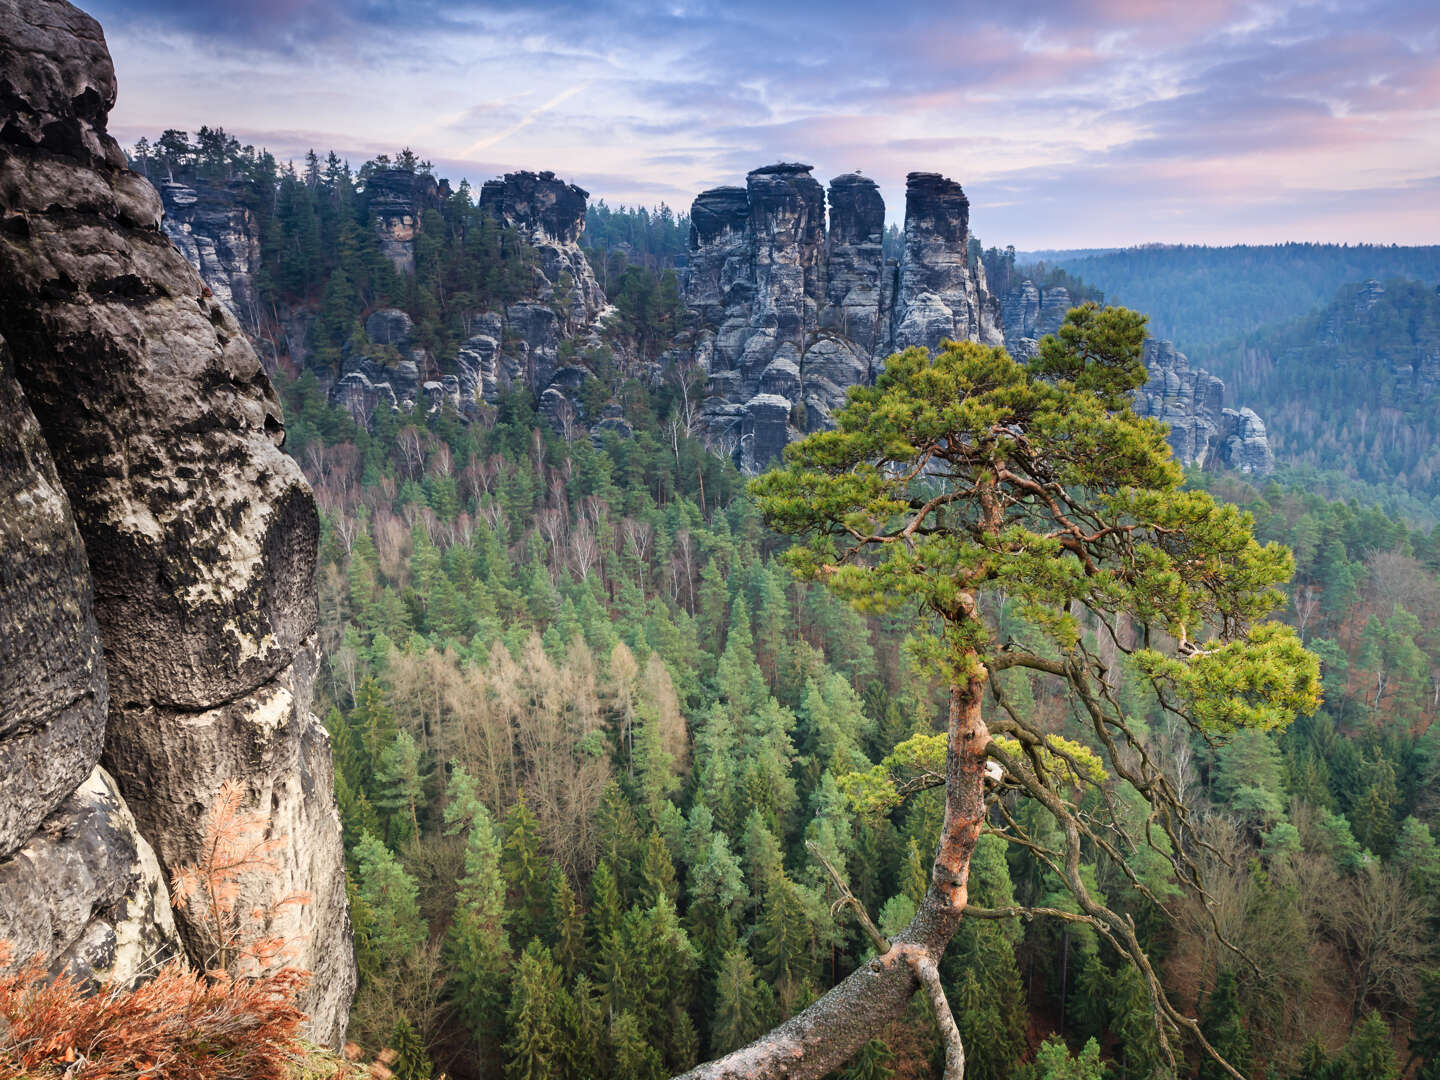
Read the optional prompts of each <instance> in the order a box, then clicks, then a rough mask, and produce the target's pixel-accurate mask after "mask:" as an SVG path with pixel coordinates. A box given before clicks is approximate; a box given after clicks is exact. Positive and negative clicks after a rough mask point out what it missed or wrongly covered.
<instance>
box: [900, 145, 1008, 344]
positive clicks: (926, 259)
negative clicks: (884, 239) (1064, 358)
mask: <svg viewBox="0 0 1440 1080" xmlns="http://www.w3.org/2000/svg"><path fill="white" fill-rule="evenodd" d="M969 249H970V200H969V199H968V198H966V196H965V192H964V191H963V190H962V189H961V187H960V185H959V184H957V183H955V181H953V180H949V179H947V178H945V177H943V176H941V175H940V174H939V173H926V172H913V173H911V174H910V175H909V176H907V177H906V179H905V247H904V253H903V254H902V256H901V258H900V281H899V285H898V287H897V290H896V294H895V311H896V321H895V342H894V343H895V347H896V348H897V349H904V348H908V347H910V346H911V345H923V346H925V347H926V348H928V349H934V348H935V347H936V346H937V345H939V343H940V341H941V339H942V338H950V339H952V340H955V341H967V340H968V341H980V342H984V343H985V344H987V345H999V344H1001V342H1002V341H1003V334H1002V332H1001V329H1000V310H999V305H998V304H997V303H996V302H995V300H994V299H993V298H992V297H991V296H990V293H989V290H988V289H987V288H986V286H985V268H984V266H983V265H982V264H981V263H980V262H979V260H976V262H975V264H974V265H973V266H972V265H971V262H970V250H969Z"/></svg>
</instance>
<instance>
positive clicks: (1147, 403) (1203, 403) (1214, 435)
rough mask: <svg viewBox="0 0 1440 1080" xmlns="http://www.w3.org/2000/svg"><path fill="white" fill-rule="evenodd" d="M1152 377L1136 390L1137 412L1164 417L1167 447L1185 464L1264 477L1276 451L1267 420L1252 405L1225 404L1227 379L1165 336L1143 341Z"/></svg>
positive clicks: (1162, 418)
mask: <svg viewBox="0 0 1440 1080" xmlns="http://www.w3.org/2000/svg"><path fill="white" fill-rule="evenodd" d="M1142 359H1143V361H1144V363H1145V370H1146V371H1147V372H1149V375H1150V378H1149V380H1148V381H1147V382H1146V383H1145V385H1144V386H1142V387H1141V388H1140V389H1139V390H1137V391H1136V392H1135V412H1136V413H1137V414H1139V415H1140V416H1152V417H1154V418H1155V419H1157V420H1163V421H1164V422H1165V423H1166V424H1168V425H1169V427H1170V446H1171V449H1173V450H1174V451H1175V458H1176V460H1177V461H1179V462H1181V463H1182V464H1184V465H1193V466H1201V467H1203V468H1207V469H1209V468H1232V469H1237V470H1239V471H1240V472H1243V473H1250V474H1253V475H1256V476H1266V475H1269V474H1270V473H1272V472H1274V471H1275V454H1274V451H1273V450H1272V449H1271V447H1270V442H1269V439H1268V438H1267V437H1266V434H1265V423H1264V421H1262V420H1261V419H1260V417H1258V416H1257V415H1256V414H1255V413H1254V412H1252V411H1251V410H1250V409H1245V408H1242V409H1228V408H1226V407H1225V384H1224V383H1223V382H1222V381H1221V380H1220V379H1218V378H1216V377H1215V376H1214V375H1211V374H1210V373H1209V372H1208V371H1205V370H1204V369H1203V368H1196V369H1193V370H1192V369H1191V367H1190V360H1189V358H1187V357H1186V355H1185V354H1184V353H1182V352H1180V351H1178V350H1177V349H1176V348H1175V346H1174V345H1173V344H1171V343H1170V342H1168V341H1156V340H1155V339H1154V338H1147V339H1146V340H1145V350H1144V353H1143V355H1142Z"/></svg>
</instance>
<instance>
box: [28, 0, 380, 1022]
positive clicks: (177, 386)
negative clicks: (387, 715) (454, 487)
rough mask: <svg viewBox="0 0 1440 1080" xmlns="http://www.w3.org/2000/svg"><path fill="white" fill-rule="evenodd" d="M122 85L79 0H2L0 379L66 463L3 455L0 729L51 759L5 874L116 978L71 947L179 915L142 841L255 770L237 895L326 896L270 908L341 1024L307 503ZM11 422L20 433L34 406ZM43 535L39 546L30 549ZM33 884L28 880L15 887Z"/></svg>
mask: <svg viewBox="0 0 1440 1080" xmlns="http://www.w3.org/2000/svg"><path fill="white" fill-rule="evenodd" d="M114 100H115V78H114V71H113V68H112V66H111V63H110V58H109V55H108V52H107V50H106V47H105V41H104V36H103V34H102V33H101V31H100V28H99V26H98V24H96V23H95V21H94V20H93V19H91V18H90V17H89V16H87V15H85V14H83V13H82V12H80V11H78V10H76V9H75V8H73V7H71V6H70V5H69V4H67V3H65V2H64V0H0V111H3V115H4V117H5V122H4V126H3V128H0V335H3V337H4V338H5V339H6V341H7V342H8V345H9V349H10V357H11V359H10V361H9V362H10V364H12V365H13V374H14V386H12V388H11V389H10V390H9V391H8V392H5V393H4V394H0V398H3V399H4V400H5V401H6V402H7V407H8V408H9V409H10V411H11V413H12V414H14V413H15V412H16V410H17V409H18V408H21V407H23V409H25V410H28V413H29V414H31V415H33V417H34V420H35V421H37V422H38V431H39V432H40V434H41V435H43V441H44V444H45V446H44V450H46V451H48V457H49V460H50V462H52V463H53V473H52V472H47V467H46V465H45V462H44V460H43V458H44V455H43V454H42V452H41V447H40V445H39V441H38V440H37V439H35V438H34V437H33V434H32V435H31V436H29V437H28V438H26V437H23V436H22V440H21V447H20V449H19V450H18V451H15V450H12V451H8V452H9V453H12V454H16V455H17V456H16V458H15V462H16V468H15V470H13V475H14V476H15V477H16V478H17V479H14V480H12V479H11V477H12V470H10V469H7V470H6V472H5V477H6V483H7V485H13V486H7V488H6V489H5V494H6V495H7V502H6V504H5V506H6V509H5V514H4V517H5V520H6V522H7V526H9V527H8V528H7V529H6V531H5V532H3V533H0V539H3V541H4V543H5V544H6V545H7V551H6V552H5V557H6V560H7V561H6V570H5V572H4V576H3V578H0V588H3V590H4V597H3V600H0V610H3V611H5V612H7V613H9V612H12V611H18V612H20V616H19V617H20V618H21V620H22V622H23V624H24V626H23V630H22V631H21V632H19V633H18V635H12V634H10V633H8V632H7V634H6V635H5V641H6V642H7V644H6V646H5V647H6V648H7V649H8V648H12V647H14V648H16V649H17V650H18V651H17V655H16V656H15V657H13V658H12V657H10V656H6V657H4V659H5V661H6V662H5V672H4V678H5V682H4V684H3V685H4V687H5V689H4V692H5V693H6V694H9V695H11V696H12V699H11V700H9V701H7V702H6V704H7V705H10V704H12V703H13V704H15V705H16V706H17V709H16V711H14V712H13V713H12V711H11V710H10V709H8V708H7V709H6V710H5V712H4V713H3V714H0V715H4V716H6V717H7V718H8V717H10V716H11V715H15V716H20V717H22V719H21V720H20V722H19V723H18V724H14V723H7V724H6V725H5V726H4V727H3V728H0V755H6V756H8V759H9V760H10V761H15V762H23V761H25V760H27V758H29V757H33V756H35V755H37V754H43V755H45V756H47V757H53V758H55V759H56V761H57V762H58V763H59V764H57V765H56V766H55V768H54V769H51V770H49V771H47V770H46V769H44V768H41V769H38V770H37V774H36V780H35V782H34V784H33V786H32V785H29V784H27V785H26V789H25V790H22V791H21V794H20V798H19V799H18V800H16V802H17V804H18V805H19V807H20V808H19V809H18V810H16V811H13V812H11V813H10V814H9V815H7V816H6V817H5V819H4V820H5V825H4V826H3V827H4V828H5V829H6V830H7V831H6V833H5V834H4V836H5V838H4V841H3V843H4V845H5V846H4V848H3V849H0V856H3V855H8V856H9V859H10V861H9V862H7V864H6V866H7V869H6V870H5V871H4V874H3V875H0V877H3V881H4V882H5V884H0V893H4V894H5V895H6V896H7V903H6V905H5V907H6V909H7V910H10V904H9V901H8V898H9V897H11V896H13V897H16V898H17V903H23V904H24V907H22V908H20V910H21V911H22V913H23V918H24V919H30V918H33V920H34V925H37V926H38V925H43V924H44V922H45V921H46V920H47V919H48V921H49V923H50V926H51V929H50V931H49V938H50V940H49V944H48V946H45V947H43V948H42V949H41V951H42V953H43V954H44V955H45V956H46V958H47V959H50V960H51V961H53V962H55V963H57V964H60V963H66V964H68V963H71V962H72V961H75V962H76V963H77V964H80V966H82V967H83V966H85V964H88V965H89V968H90V969H92V970H94V971H96V972H97V973H100V972H101V968H103V963H101V965H100V966H99V967H97V966H96V964H95V963H91V962H90V961H89V960H84V961H83V962H82V961H81V960H77V959H76V958H77V957H78V956H79V953H77V949H78V950H79V952H83V953H84V954H85V956H86V957H89V956H94V957H96V958H99V959H102V960H103V957H104V956H106V955H111V956H116V957H118V956H119V955H121V952H124V954H125V955H127V956H128V955H133V954H134V953H135V951H136V949H139V948H151V947H152V946H153V949H160V948H163V946H164V944H165V943H166V942H167V941H173V936H174V935H173V932H168V933H167V928H166V917H165V912H166V907H165V904H164V903H162V902H161V900H162V897H163V885H162V884H161V883H160V880H159V879H158V878H157V876H156V874H155V862H154V859H153V858H152V857H151V856H150V854H149V848H153V849H154V854H155V856H157V857H158V863H159V866H160V867H162V868H164V869H165V870H166V871H169V870H172V869H174V868H175V867H177V866H179V865H181V864H184V863H187V862H193V861H195V860H196V859H197V857H198V856H199V855H200V840H201V835H202V830H203V827H204V812H205V810H206V809H207V808H208V807H209V806H210V805H211V803H212V801H213V799H214V797H215V795H216V793H217V792H218V791H219V788H220V786H221V784H222V783H223V782H224V781H225V780H227V779H231V778H234V779H236V780H239V781H240V782H241V783H242V784H243V785H244V788H245V791H246V795H247V801H248V803H249V805H250V806H251V807H253V808H255V809H256V810H258V811H260V812H262V813H264V814H265V815H266V816H267V817H268V819H269V830H270V832H271V834H272V835H275V836H283V837H285V838H286V841H287V842H286V844H285V845H284V847H283V849H282V851H281V852H279V853H278V858H279V859H280V861H281V866H280V869H279V871H278V872H277V873H276V874H274V875H273V878H272V879H271V880H268V881H265V882H263V883H257V884H256V886H255V889H256V893H255V895H251V896H247V897H246V898H245V902H246V903H264V902H265V901H266V900H267V899H276V898H279V897H281V896H284V895H288V894H290V893H293V892H295V891H306V892H309V893H310V894H311V897H312V900H311V903H310V904H308V905H306V906H304V907H294V906H292V907H286V908H284V909H282V912H283V913H282V914H281V915H280V916H279V917H277V919H276V920H275V922H274V924H273V925H272V927H271V930H272V932H274V933H276V934H278V935H280V936H284V937H287V938H289V939H291V940H292V941H294V942H295V943H296V944H297V946H298V947H299V956H298V960H299V962H300V963H301V964H302V965H303V966H305V967H308V968H310V969H311V970H312V971H313V972H314V976H315V977H314V979H313V980H312V981H311V983H310V984H309V987H308V988H307V990H306V995H305V997H304V999H303V1001H302V1005H303V1007H304V1008H305V1009H306V1010H307V1011H308V1012H309V1013H310V1014H311V1018H312V1019H311V1032H312V1035H313V1037H315V1038H317V1039H318V1040H320V1041H324V1042H329V1043H334V1042H336V1041H338V1040H339V1038H340V1037H341V1035H342V1034H343V1031H344V1027H345V1020H346V1013H347V1010H348V1006H349V999H350V996H351V993H352V991H353V988H354V985H355V968H354V960H353V953H352V950H351V947H350V926H349V918H348V913H347V908H346V900H345V891H344V872H343V864H342V853H341V846H340V826H339V816H338V813H337V812H336V808H335V799H334V793H333V788H332V783H331V779H332V773H331V762H330V748H329V742H328V739H327V737H326V734H325V731H324V729H323V727H321V725H320V724H319V722H318V721H317V720H316V719H315V718H314V716H312V715H311V713H310V697H311V693H310V692H311V683H312V679H313V673H314V667H315V621H316V600H315V591H314V570H315V551H316V543H317V538H318V522H317V516H316V511H315V505H314V500H313V497H312V496H311V494H310V491H309V489H308V487H307V486H306V484H305V482H304V480H303V478H302V477H301V475H300V471H299V469H298V467H297V466H296V465H295V463H294V462H293V461H291V460H290V459H289V458H287V457H286V456H285V455H284V454H283V453H282V452H281V451H280V449H279V443H280V442H281V440H282V439H283V437H284V429H283V426H282V423H281V418H280V409H279V404H278V400H277V399H276V396H275V393H274V391H273V390H272V389H271V387H270V384H269V381H268V380H267V378H266V377H265V373H264V371H263V370H262V369H261V366H260V363H259V360H258V359H257V358H256V355H255V352H254V350H253V349H252V348H251V346H250V345H249V344H248V342H247V341H246V339H245V336H244V334H243V333H242V331H241V328H240V326H239V324H238V323H237V322H236V320H235V317H234V316H233V315H232V314H231V312H230V311H228V310H227V309H226V307H225V306H224V305H223V304H221V303H219V302H218V300H217V299H216V298H215V297H214V296H213V295H211V293H212V292H213V290H211V289H207V288H206V286H205V283H204V282H203V281H202V280H201V278H200V276H199V275H198V274H197V273H196V272H195V270H194V269H193V268H192V267H191V266H190V265H189V264H188V263H186V261H185V259H184V258H183V257H182V256H181V255H180V253H179V252H178V251H177V250H176V249H175V247H174V246H173V244H172V243H171V242H170V240H169V238H168V237H167V236H166V235H165V233H164V232H163V231H162V229H161V225H160V220H161V203H160V199H159V197H158V196H157V195H156V193H155V191H154V189H153V188H152V187H151V186H150V185H149V184H148V183H147V182H146V181H145V180H144V179H143V178H141V177H139V176H137V175H136V174H135V173H132V172H130V171H129V169H128V168H126V164H125V158H124V155H123V154H122V153H121V152H120V149H119V147H118V146H117V145H116V143H115V141H114V140H113V139H112V138H111V137H110V136H109V135H108V134H107V133H106V119H107V114H108V112H109V109H110V107H111V106H112V105H113V103H114ZM15 387H18V390H17V389H15ZM17 402H18V403H19V405H18V406H17ZM6 419H7V421H8V420H9V419H10V417H7V418H6ZM15 423H16V425H17V426H15V427H9V426H7V430H17V431H24V430H26V428H25V427H24V426H21V425H23V424H24V423H25V421H24V414H23V413H21V414H20V419H19V420H16V421H15ZM27 447H28V449H27ZM22 466H23V468H22ZM62 492H63V498H62V497H61V494H62ZM66 501H68V509H67V508H65V503H66ZM71 512H73V525H67V522H69V521H70V513H71ZM11 523H14V524H13V525H11ZM76 526H78V534H79V538H78V539H77V538H76V536H75V527H76ZM79 540H83V544H84V547H83V552H84V554H83V560H84V561H83V564H82V561H81V559H82V556H81V555H80V554H79V551H80V548H79V546H78V545H79ZM40 544H43V545H47V546H48V549H49V551H50V555H49V556H48V559H44V558H38V557H37V558H34V559H31V560H29V561H30V562H33V563H34V564H35V565H32V566H30V567H29V568H28V569H25V568H24V567H23V566H21V563H22V562H24V561H25V556H24V552H25V551H26V545H40ZM15 545H19V546H18V548H17V547H15ZM17 550H18V551H19V552H20V553H21V555H20V557H19V558H16V557H15V555H14V554H12V552H14V551H17ZM17 567H20V568H19V569H17ZM27 575H29V576H28V577H27ZM87 582H88V585H87ZM88 590H93V608H92V607H89V606H88ZM27 593H29V594H31V595H32V596H33V597H34V599H32V600H29V601H27V600H25V598H24V597H25V595H26V594H27ZM47 593H48V594H49V595H51V596H54V597H56V598H57V599H58V600H59V602H58V603H56V604H55V605H54V610H53V611H52V610H51V609H50V608H48V607H46V606H45V605H46V604H48V601H47V600H45V599H44V597H45V596H46V594H47ZM92 610H93V622H92V621H91V619H92V616H91V614H90V612H91V611H92ZM46 611H50V615H49V616H48V617H49V618H50V619H51V622H49V623H47V622H45V618H46V617H47V616H46V615H45V612H46ZM8 617H10V616H9V615H8V614H7V618H8ZM37 619H38V620H39V621H37ZM97 635H98V642H99V645H100V646H102V647H103V652H104V664H103V672H102V669H101V666H100V661H99V658H98V656H97V655H96V648H95V645H96V636H97ZM12 641H13V642H17V643H18V645H14V646H12V645H11V644H10V642H12ZM42 641H43V642H44V645H45V647H44V648H40V647H38V645H39V643H41V642H42ZM12 680H13V683H12ZM16 687H18V688H19V690H18V694H19V697H20V700H18V701H15V700H14V695H15V694H16V693H17V690H16ZM27 687H28V688H29V689H27ZM43 687H50V688H52V689H50V690H46V691H44V692H43V693H41V692H39V688H43ZM27 694H29V695H30V697H29V699H28V700H27V699H26V695H27ZM107 698H108V707H107ZM47 703H48V705H47ZM47 709H48V710H49V711H48V712H47ZM102 732H103V739H104V750H103V753H102V755H101V757H100V761H101V763H102V764H103V766H104V771H96V770H95V768H94V766H95V761H94V755H95V752H96V750H97V749H98V747H99V743H100V740H101V737H102ZM107 773H108V775H109V776H111V777H113V778H114V783H113V784H112V783H111V782H110V780H109V779H108V777H107V775H106V774H107ZM67 789H68V790H67ZM8 794H9V788H8V787H7V796H8ZM56 815H62V819H60V820H57V819H56ZM132 815H133V817H132ZM37 820H38V821H39V825H38V829H37V827H36V822H37ZM27 833H28V835H26V834H27ZM17 839H18V840H19V844H20V846H19V849H18V854H13V853H14V852H15V851H16V847H15V843H16V840H17ZM147 845H148V847H147ZM17 860H18V861H19V862H22V863H25V864H26V865H25V866H19V868H18V869H17V865H18V864H17V863H16V861H17ZM27 866H28V869H27ZM66 868H69V869H70V870H73V871H74V872H73V873H69V872H66ZM27 880H28V881H29V882H30V883H31V884H32V885H33V886H34V887H35V888H36V889H37V890H38V891H37V892H33V893H32V894H30V895H29V897H28V898H23V897H24V893H23V882H24V881H27ZM16 882H21V884H15V883H16ZM21 898H23V899H21ZM46 912H49V914H48V915H47V914H46ZM147 913H148V914H147ZM107 927H108V930H107V929H106V928H107ZM179 930H180V933H181V936H182V937H183V938H185V939H186V940H187V942H188V943H189V945H190V946H191V947H192V948H193V946H194V942H195V935H194V933H193V931H192V930H191V928H190V927H188V926H187V925H186V924H185V923H184V920H183V919H182V920H181V921H180V924H179ZM137 942H139V943H141V944H138V945H137V944H136V943H137ZM145 942H149V943H150V944H149V945H145V944H144V943H145ZM41 944H43V942H42V943H41ZM112 944H113V948H111V945H112ZM122 946H123V949H122ZM107 949H108V950H110V951H109V952H108V953H107ZM153 949H152V951H153Z"/></svg>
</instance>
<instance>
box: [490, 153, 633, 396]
mask: <svg viewBox="0 0 1440 1080" xmlns="http://www.w3.org/2000/svg"><path fill="white" fill-rule="evenodd" d="M588 197H589V193H588V192H586V191H585V190H584V189H583V188H579V187H576V186H575V185H574V184H567V183H566V182H565V181H564V180H561V179H559V178H557V177H556V176H555V174H554V173H553V172H539V173H535V172H515V173H506V174H505V176H504V177H503V178H502V179H499V180H487V181H486V182H485V185H484V187H482V188H481V189H480V202H479V205H480V209H482V210H484V211H486V212H488V213H490V214H491V215H493V216H494V218H495V219H496V220H497V221H500V222H502V223H503V224H505V225H508V226H509V227H510V228H512V229H515V230H516V231H517V232H519V233H520V235H521V236H523V237H525V239H527V240H528V241H529V242H530V243H531V245H532V246H533V247H534V248H535V251H536V254H537V255H538V256H539V268H538V272H537V275H536V282H535V289H534V294H533V299H530V300H526V301H523V302H521V303H517V304H511V305H510V306H509V307H508V308H506V309H505V313H504V315H505V329H506V330H507V331H508V334H507V335H506V336H505V337H504V338H502V341H506V340H508V342H509V352H510V363H509V364H502V365H500V367H499V368H498V369H496V370H495V373H494V374H495V378H496V379H497V381H498V380H499V379H501V378H503V377H504V376H505V375H506V374H507V373H508V371H515V372H517V373H518V374H519V375H520V376H521V377H522V378H524V379H525V381H526V383H527V385H529V386H530V388H531V389H532V390H534V391H535V392H536V393H540V392H542V391H543V390H544V389H545V388H546V387H548V386H549V385H550V383H551V380H552V378H553V377H554V375H555V371H556V367H557V365H558V363H559V352H560V344H561V342H563V341H565V340H566V339H567V338H576V337H579V338H584V337H587V336H589V335H590V334H591V333H592V332H593V331H594V329H595V327H596V322H597V320H598V319H599V318H600V317H601V316H602V315H603V313H604V312H605V311H606V309H607V307H608V305H607V302H606V299H605V293H604V292H603V291H602V290H601V288H600V283H599V282H598V281H596V280H595V274H594V272H593V271H592V270H591V269H590V260H589V259H587V258H586V257H585V252H584V251H582V250H581V248H580V237H581V235H583V234H584V232H585V205H586V199H587V198H588ZM462 381H463V380H462Z"/></svg>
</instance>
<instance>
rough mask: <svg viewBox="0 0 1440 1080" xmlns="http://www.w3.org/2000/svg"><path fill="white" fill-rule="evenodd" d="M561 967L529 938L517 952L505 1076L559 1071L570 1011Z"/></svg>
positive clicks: (549, 1076)
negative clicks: (520, 950)
mask: <svg viewBox="0 0 1440 1080" xmlns="http://www.w3.org/2000/svg"><path fill="white" fill-rule="evenodd" d="M565 996H567V995H566V992H565V987H564V985H563V984H562V982H561V976H560V969H559V968H558V967H556V966H555V962H554V961H553V960H552V959H551V958H550V950H548V949H546V948H545V946H543V945H541V944H540V942H538V941H531V942H530V944H529V945H527V946H526V947H525V951H524V952H523V953H521V954H520V960H519V963H517V964H516V966H515V972H514V975H513V977H512V979H511V984H510V1009H509V1012H508V1014H507V1016H506V1027H507V1028H508V1029H509V1031H510V1038H509V1040H508V1041H507V1042H506V1043H505V1080H553V1078H554V1077H556V1076H558V1075H560V1065H561V1060H562V1057H563V1043H564V1041H565V1031H564V1027H563V1024H564V1019H565V1016H566V1014H567V1012H568V1011H569V1009H568V1008H567V1006H566V1004H565V1002H564V997H565Z"/></svg>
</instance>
